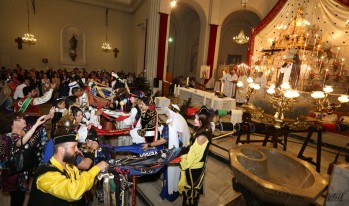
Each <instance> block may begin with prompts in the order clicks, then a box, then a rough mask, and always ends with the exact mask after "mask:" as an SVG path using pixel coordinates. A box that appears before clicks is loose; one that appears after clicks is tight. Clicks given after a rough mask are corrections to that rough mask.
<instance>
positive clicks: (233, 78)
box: [230, 69, 239, 98]
mask: <svg viewBox="0 0 349 206" xmlns="http://www.w3.org/2000/svg"><path fill="white" fill-rule="evenodd" d="M230 76H231V83H232V92H231V97H232V98H235V96H236V83H237V82H238V78H239V77H238V75H237V74H236V72H235V70H234V69H232V70H231V71H230Z"/></svg>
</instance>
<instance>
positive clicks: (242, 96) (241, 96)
mask: <svg viewBox="0 0 349 206" xmlns="http://www.w3.org/2000/svg"><path fill="white" fill-rule="evenodd" d="M238 81H241V82H242V83H243V84H244V86H242V87H240V88H238V91H237V94H236V102H239V103H245V101H246V93H247V90H248V82H247V76H245V75H244V76H241V77H239V79H238Z"/></svg>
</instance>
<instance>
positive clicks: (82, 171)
mask: <svg viewBox="0 0 349 206" xmlns="http://www.w3.org/2000/svg"><path fill="white" fill-rule="evenodd" d="M1 77H2V80H3V81H2V82H3V85H2V93H3V94H4V96H5V97H4V98H3V99H4V101H2V104H1V106H2V109H3V110H5V111H7V112H9V113H8V115H4V116H2V119H3V120H4V125H5V126H4V127H3V128H2V129H1V130H2V131H0V132H1V134H2V135H1V138H0V166H1V170H2V172H1V179H2V190H3V191H5V192H9V193H10V196H11V205H23V203H24V198H25V193H26V192H28V191H29V187H30V185H29V180H30V179H32V185H31V190H30V198H29V205H50V204H51V205H70V204H71V203H74V204H75V203H76V204H77V205H85V204H87V203H88V202H89V201H91V200H87V199H86V198H82V197H83V196H84V195H85V194H86V192H88V191H89V190H91V188H92V187H93V185H94V182H95V177H96V175H97V174H98V173H100V172H101V171H104V170H106V169H108V164H107V163H106V162H105V161H100V159H98V158H95V157H96V155H97V154H96V153H97V148H98V147H99V144H100V142H99V134H98V133H97V131H100V130H105V132H107V129H106V124H105V123H108V120H109V121H110V116H109V117H108V118H104V116H103V114H105V113H106V111H108V114H111V116H112V114H113V113H116V114H118V115H117V116H120V115H121V116H122V117H124V118H117V119H114V120H113V121H119V122H122V124H121V125H123V127H124V128H129V129H130V138H131V142H132V144H136V145H137V144H139V145H141V147H142V148H143V149H144V150H147V149H148V148H150V147H155V146H158V145H166V147H167V148H169V149H171V148H174V147H175V148H179V147H182V150H181V152H180V155H181V162H180V165H174V166H169V167H167V169H166V171H165V174H164V176H165V177H166V178H165V179H164V182H165V183H166V184H165V186H164V189H163V192H162V193H161V197H162V198H163V199H168V200H170V201H173V200H175V199H176V198H177V197H178V196H179V193H181V194H182V195H183V205H198V201H199V195H200V190H201V189H202V187H201V186H202V180H203V177H204V168H205V163H206V159H207V154H208V145H209V144H210V142H211V135H212V131H211V126H210V121H211V119H212V114H213V113H212V111H210V110H209V109H207V108H206V107H205V106H203V107H202V108H201V109H200V110H199V112H198V113H197V114H196V116H195V126H196V131H195V133H194V135H192V136H191V134H190V132H189V128H188V125H187V122H186V120H185V118H184V117H182V116H181V115H180V114H179V107H178V106H177V105H171V106H170V107H169V108H167V109H165V111H166V112H165V116H166V121H165V122H163V123H160V121H159V115H158V113H157V111H156V108H155V106H154V102H153V101H152V97H151V96H147V95H146V92H145V91H142V89H143V88H138V89H137V88H136V87H135V86H136V81H135V80H136V79H137V78H140V77H135V74H130V73H129V74H127V75H125V74H124V73H118V74H116V73H113V72H112V73H108V72H103V71H96V72H90V73H87V72H86V71H84V70H79V69H77V68H76V69H73V70H72V71H70V72H68V71H66V70H57V71H54V70H53V69H49V70H47V71H46V72H43V71H40V72H38V71H35V70H23V69H22V68H21V67H20V66H19V65H17V67H16V69H14V70H6V69H5V68H2V69H1ZM130 88H131V89H132V90H131V89H130ZM6 89H7V90H8V91H7V92H4V90H6ZM97 96H99V99H102V103H101V102H98V99H97V100H96V99H95V98H94V97H97ZM48 102H50V103H51V104H52V105H53V107H52V108H51V109H50V111H49V113H48V114H46V115H42V112H41V110H40V106H39V105H42V104H45V103H48ZM101 104H102V106H103V108H102V107H101ZM11 111H14V112H11ZM102 119H104V122H103V121H102ZM46 121H51V125H52V128H51V133H50V134H47V133H46V130H45V127H44V126H43V125H44V123H45V122H46ZM6 123H7V124H6ZM6 125H7V126H6ZM82 145H83V148H84V149H85V150H83V149H82ZM22 146H24V147H25V148H26V149H30V150H33V151H35V153H36V154H37V157H35V158H37V160H38V163H37V165H36V167H34V168H30V169H28V170H25V171H21V172H19V173H16V174H9V173H6V171H7V169H6V168H7V166H8V165H7V163H8V160H9V157H10V156H11V155H12V153H11V152H12V151H13V148H15V149H18V148H20V147H22ZM86 147H87V149H86ZM165 187H166V188H165Z"/></svg>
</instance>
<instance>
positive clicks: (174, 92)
mask: <svg viewBox="0 0 349 206" xmlns="http://www.w3.org/2000/svg"><path fill="white" fill-rule="evenodd" d="M173 95H174V96H175V97H177V84H175V85H174V89H173Z"/></svg>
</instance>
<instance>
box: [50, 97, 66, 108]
mask: <svg viewBox="0 0 349 206" xmlns="http://www.w3.org/2000/svg"><path fill="white" fill-rule="evenodd" d="M64 101H65V99H64V98H58V99H55V100H54V101H53V103H52V105H53V106H55V107H58V105H59V104H61V103H62V102H64Z"/></svg>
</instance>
